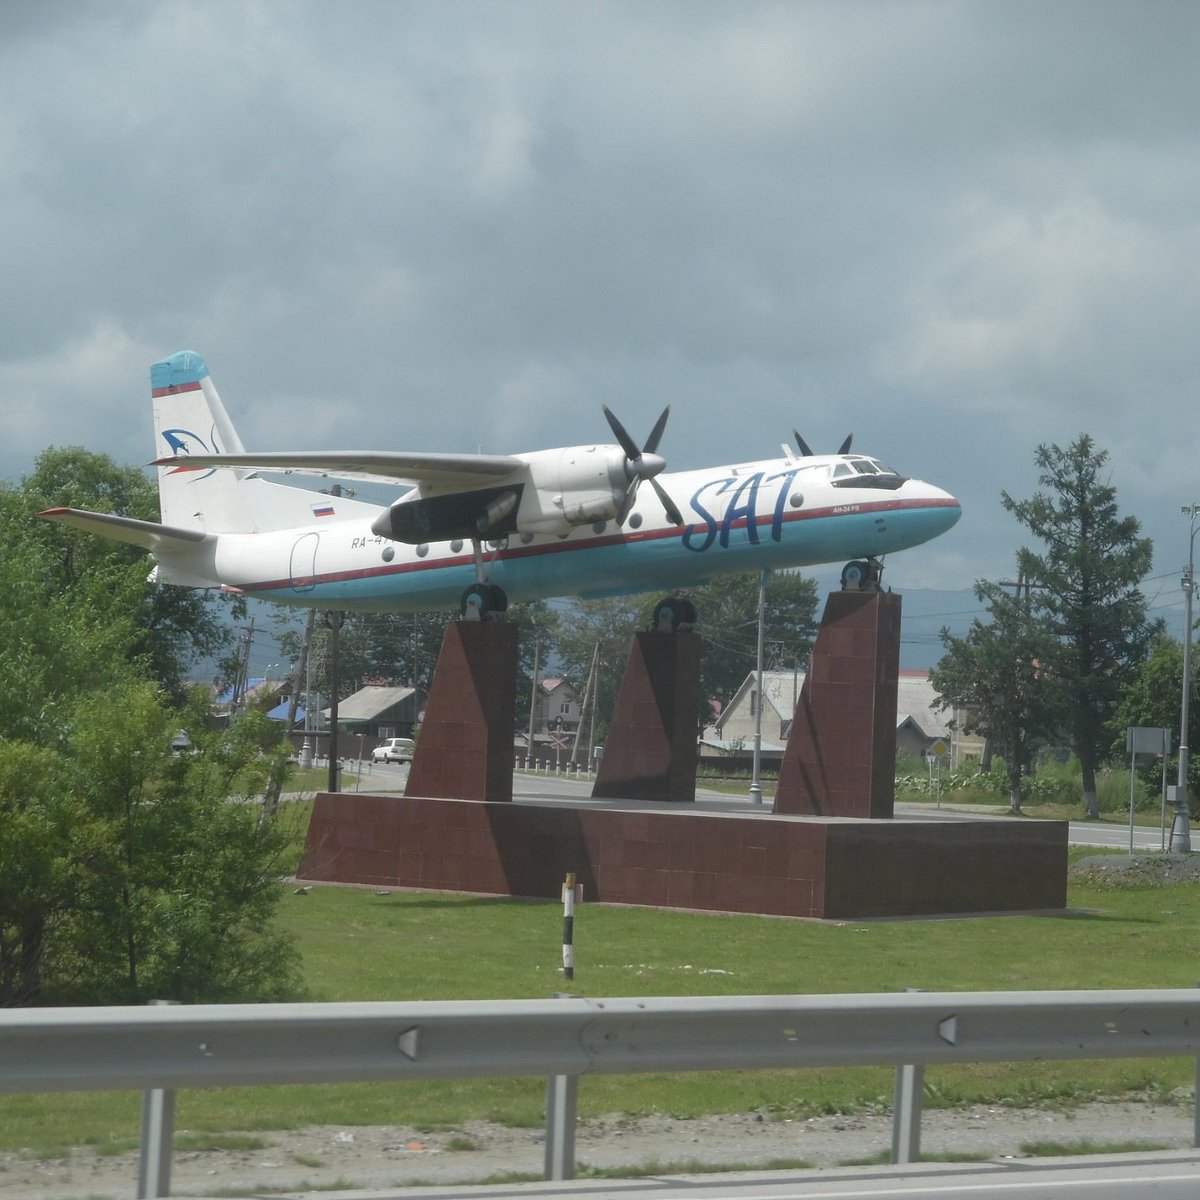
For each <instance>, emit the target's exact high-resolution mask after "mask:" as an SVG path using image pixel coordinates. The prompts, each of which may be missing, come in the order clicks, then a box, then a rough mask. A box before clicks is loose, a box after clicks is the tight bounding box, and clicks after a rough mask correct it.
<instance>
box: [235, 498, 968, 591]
mask: <svg viewBox="0 0 1200 1200" xmlns="http://www.w3.org/2000/svg"><path fill="white" fill-rule="evenodd" d="M848 507H851V506H850V505H846V506H843V505H840V504H839V505H834V506H830V507H828V508H817V509H812V510H811V511H809V512H790V513H784V514H783V522H784V523H785V524H790V523H792V522H793V521H813V520H817V519H820V518H822V517H842V516H847V517H849V516H861V515H862V514H864V513H886V512H900V511H903V510H905V509H914V508H958V507H959V503H958V501H957V500H955V499H953V498H947V499H945V500H889V501H883V502H880V503H876V504H869V503H868V504H856V505H853V510H854V511H853V512H846V511H839V510H842V509H843V508H848ZM774 520H775V516H774V514H773V513H768V514H766V515H764V516H760V517H757V518H756V519H755V524H757V525H759V526H762V525H771V524H772V523H773V522H774ZM746 524H747V518H745V517H742V518H739V519H738V520H736V521H731V522H730V524H729V528H731V529H744V528H746ZM689 528H692V529H696V530H701V529H705V528H706V526H705V525H703V524H695V525H691V526H689V525H683V526H679V525H672V526H669V527H668V528H666V529H650V530H645V531H638V530H633V531H632V532H630V533H616V534H608V535H607V536H602V537H594V538H590V539H588V541H586V542H571V541H565V540H563V541H557V542H545V543H543V544H542V545H529V546H519V545H518V546H507V547H505V548H504V549H502V550H494V551H492V552H491V555H492V556H493V557H494V558H495V559H497V560H500V561H508V560H510V559H521V558H532V557H535V556H537V555H542V554H562V553H567V552H571V551H576V550H596V549H601V548H603V547H605V546H619V545H621V544H622V543H628V542H653V541H659V540H661V539H662V538H672V537H680V538H681V537H683V535H684V534H685V533H686V532H687V531H688V529H689ZM718 528H720V525H719V524H718ZM474 564H475V558H474V555H471V554H459V555H455V556H454V557H453V558H435V559H433V560H431V561H428V562H427V561H424V560H422V561H419V562H410V563H396V564H395V565H391V564H383V565H380V566H374V567H363V568H361V569H358V570H351V571H331V572H330V573H329V574H327V575H308V576H299V577H296V578H287V579H276V580H270V581H267V582H264V583H247V584H243V585H242V590H243V591H247V592H267V591H278V590H280V589H282V588H287V589H289V590H296V591H298V590H301V589H307V588H310V587H316V586H318V585H320V584H325V583H347V582H349V581H351V580H355V579H375V578H383V577H384V576H388V575H407V574H410V573H412V572H414V571H435V570H436V571H442V570H447V569H449V568H451V567H458V566H472V567H473V566H474Z"/></svg>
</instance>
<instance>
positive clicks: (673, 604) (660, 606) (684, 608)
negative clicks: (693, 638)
mask: <svg viewBox="0 0 1200 1200" xmlns="http://www.w3.org/2000/svg"><path fill="white" fill-rule="evenodd" d="M695 627H696V606H695V605H694V604H693V603H692V602H691V601H690V600H688V599H686V598H685V597H683V596H667V597H666V599H664V600H660V601H659V602H658V603H657V604H656V605H655V606H654V616H653V617H652V618H651V621H650V631H651V632H652V633H690V632H691V631H692V630H693V629H694V628H695Z"/></svg>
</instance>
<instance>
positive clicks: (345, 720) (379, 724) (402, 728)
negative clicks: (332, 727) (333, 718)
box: [321, 684, 425, 756]
mask: <svg viewBox="0 0 1200 1200" xmlns="http://www.w3.org/2000/svg"><path fill="white" fill-rule="evenodd" d="M424 707H425V696H424V694H423V693H422V692H421V691H420V690H419V689H418V688H413V687H406V686H405V687H385V686H380V685H376V684H371V685H369V686H367V687H362V688H359V689H358V691H357V692H355V693H354V694H353V695H350V696H347V697H346V698H345V699H344V700H341V701H339V702H338V714H337V719H338V728H339V729H344V730H346V731H347V732H348V733H350V734H351V735H355V736H357V735H359V734H361V735H362V738H363V741H362V751H363V755H364V756H366V755H368V754H370V752H371V751H372V750H374V749H375V747H376V746H378V745H379V744H380V743H381V742H382V741H383V740H384V739H385V738H390V737H412V736H413V730H414V729H415V728H416V726H417V725H418V724H419V723H420V720H421V713H422V710H423V709H424ZM321 715H322V717H324V718H325V720H326V721H328V720H329V717H330V710H329V709H328V708H326V709H325V710H324V711H323V712H322V714H321ZM355 749H356V750H357V749H358V747H357V746H356V747H355Z"/></svg>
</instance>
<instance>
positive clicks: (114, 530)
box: [38, 508, 212, 551]
mask: <svg viewBox="0 0 1200 1200" xmlns="http://www.w3.org/2000/svg"><path fill="white" fill-rule="evenodd" d="M38 516H39V517H42V518H44V519H45V520H47V521H54V522H55V523H56V524H58V525H69V526H71V528H73V529H82V530H85V531H86V532H87V533H98V534H100V536H101V537H106V538H108V539H110V540H111V541H114V542H129V543H130V544H131V545H134V546H141V547H142V548H143V549H146V550H150V551H158V550H160V549H161V548H162V547H163V546H169V545H171V543H173V542H174V543H177V544H178V543H186V544H187V545H189V546H194V545H196V544H197V543H198V542H206V541H210V540H212V534H209V533H203V532H201V531H200V530H198V529H176V528H175V527H174V526H171V525H158V524H156V523H155V522H154V521H138V520H136V519H135V518H133V517H118V516H115V515H114V514H113V513H94V512H87V511H86V510H85V509H82V508H48V509H46V510H45V511H44V512H40V513H38Z"/></svg>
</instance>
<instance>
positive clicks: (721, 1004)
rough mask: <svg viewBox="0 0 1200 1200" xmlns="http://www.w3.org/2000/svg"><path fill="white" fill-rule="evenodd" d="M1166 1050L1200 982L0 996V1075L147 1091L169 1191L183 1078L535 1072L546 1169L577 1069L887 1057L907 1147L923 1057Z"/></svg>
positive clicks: (219, 1081) (911, 1151) (564, 1127)
mask: <svg viewBox="0 0 1200 1200" xmlns="http://www.w3.org/2000/svg"><path fill="white" fill-rule="evenodd" d="M1159 1055H1187V1056H1189V1057H1191V1058H1196V1057H1197V1056H1198V1055H1200V991H1198V990H1193V989H1177V990H1162V991H1094V992H941V993H939V992H906V993H899V994H886V995H825V996H728V997H714V998H707V997H647V998H644V999H607V1000H604V999H583V998H579V997H562V998H558V999H548V1000H506V1001H491V1000H486V1001H473V1000H472V1001H447V1002H438V1001H424V1002H412V1003H354V1004H230V1005H189V1006H169V1005H164V1006H155V1007H149V1008H137V1007H121V1008H55V1009H9V1010H0V1091H4V1092H52V1091H94V1090H112V1089H142V1090H143V1093H144V1100H143V1109H142V1113H143V1120H142V1157H141V1171H140V1176H139V1188H138V1195H139V1197H157V1196H165V1195H167V1194H169V1190H170V1147H171V1132H172V1131H171V1121H172V1109H173V1097H174V1092H175V1090H176V1089H179V1088H191V1087H216V1086H234V1085H269V1084H281V1083H332V1082H339V1081H360V1080H394V1081H402V1080H405V1079H449V1078H453V1079H463V1078H479V1077H485V1076H491V1077H496V1076H499V1077H506V1076H530V1075H544V1076H547V1077H548V1087H547V1122H546V1159H545V1172H546V1177H547V1178H548V1179H567V1178H571V1177H572V1175H573V1172H574V1124H575V1122H574V1114H575V1098H576V1088H577V1084H578V1080H579V1077H580V1076H583V1075H589V1074H628V1073H632V1072H640V1071H697V1070H721V1069H730V1070H732V1069H747V1068H767V1067H771V1068H799V1067H839V1066H895V1067H897V1068H898V1070H897V1088H896V1101H897V1102H896V1111H895V1124H894V1131H893V1161H897V1162H908V1161H912V1160H914V1159H916V1158H917V1157H919V1152H920V1104H921V1073H922V1071H923V1069H924V1067H925V1066H928V1065H934V1064H941V1063H967V1062H1017V1061H1029V1060H1037V1059H1049V1060H1055V1059H1060V1060H1061V1059H1085V1058H1092V1059H1102V1058H1141V1057H1151V1056H1159ZM1196 1144H1197V1145H1200V1121H1198V1122H1197V1128H1196Z"/></svg>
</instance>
